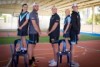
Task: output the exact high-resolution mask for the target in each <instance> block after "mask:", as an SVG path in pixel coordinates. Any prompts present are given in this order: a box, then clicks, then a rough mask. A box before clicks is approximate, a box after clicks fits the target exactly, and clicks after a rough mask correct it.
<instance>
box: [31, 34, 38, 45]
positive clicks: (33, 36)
mask: <svg viewBox="0 0 100 67" xmlns="http://www.w3.org/2000/svg"><path fill="white" fill-rule="evenodd" d="M38 42H39V35H38V34H29V43H30V44H36V43H38Z"/></svg>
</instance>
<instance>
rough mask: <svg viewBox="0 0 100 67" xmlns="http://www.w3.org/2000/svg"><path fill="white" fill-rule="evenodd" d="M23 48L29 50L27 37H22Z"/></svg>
mask: <svg viewBox="0 0 100 67" xmlns="http://www.w3.org/2000/svg"><path fill="white" fill-rule="evenodd" d="M21 40H22V45H23V48H27V45H26V38H25V36H22V37H21Z"/></svg>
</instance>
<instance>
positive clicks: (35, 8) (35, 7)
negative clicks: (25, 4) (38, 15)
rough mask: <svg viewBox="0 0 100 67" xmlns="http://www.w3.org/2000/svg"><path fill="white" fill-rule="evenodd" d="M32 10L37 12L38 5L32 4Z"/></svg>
mask: <svg viewBox="0 0 100 67" xmlns="http://www.w3.org/2000/svg"><path fill="white" fill-rule="evenodd" d="M32 6H33V10H34V11H38V10H39V5H38V4H37V3H33V5H32Z"/></svg>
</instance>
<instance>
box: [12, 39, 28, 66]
mask: <svg viewBox="0 0 100 67" xmlns="http://www.w3.org/2000/svg"><path fill="white" fill-rule="evenodd" d="M26 43H27V46H28V40H26ZM17 44H19V45H20V48H21V46H22V43H21V39H17V40H15V41H14V46H12V45H10V48H11V53H12V63H11V66H12V67H18V61H19V56H23V57H24V64H25V67H28V64H27V53H22V52H21V51H19V52H17V51H16V45H17Z"/></svg>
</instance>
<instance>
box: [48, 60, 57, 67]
mask: <svg viewBox="0 0 100 67" xmlns="http://www.w3.org/2000/svg"><path fill="white" fill-rule="evenodd" d="M49 66H50V67H52V66H57V62H55V61H54V62H52V63H50V64H49Z"/></svg>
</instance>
